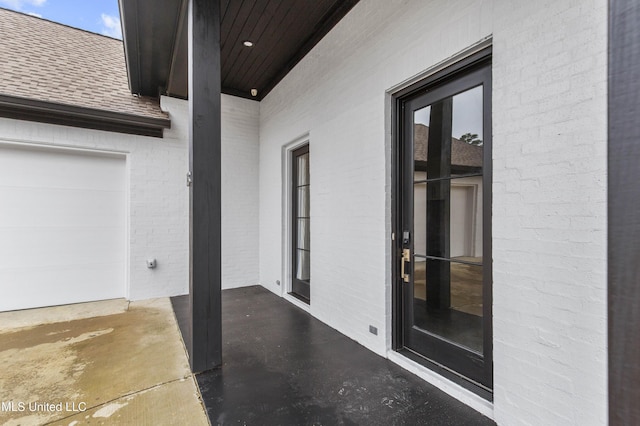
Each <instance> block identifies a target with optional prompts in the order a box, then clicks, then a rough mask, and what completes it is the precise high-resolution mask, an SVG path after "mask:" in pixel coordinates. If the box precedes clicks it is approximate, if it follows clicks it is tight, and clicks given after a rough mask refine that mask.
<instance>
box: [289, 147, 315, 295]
mask: <svg viewBox="0 0 640 426" xmlns="http://www.w3.org/2000/svg"><path fill="white" fill-rule="evenodd" d="M291 155H292V170H291V171H292V174H291V175H292V177H293V178H292V183H293V186H292V188H291V190H292V197H291V198H292V200H291V201H292V202H291V209H292V212H291V217H292V223H291V227H292V232H291V234H292V237H293V238H292V241H291V247H292V248H293V250H292V253H291V256H292V259H291V265H292V271H291V294H292V295H293V296H295V297H297V298H298V299H300V300H302V301H304V302H306V303H309V302H310V300H311V244H310V236H311V234H310V227H311V211H310V202H309V201H310V200H309V188H310V185H311V182H310V180H309V177H310V176H309V145H305V146H303V147H301V148H298V149H296V150H295V151H293V153H292V154H291Z"/></svg>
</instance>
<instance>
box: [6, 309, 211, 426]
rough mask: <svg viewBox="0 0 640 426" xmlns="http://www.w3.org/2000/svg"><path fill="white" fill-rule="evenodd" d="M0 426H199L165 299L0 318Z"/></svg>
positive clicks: (196, 397) (195, 398) (196, 399)
mask: <svg viewBox="0 0 640 426" xmlns="http://www.w3.org/2000/svg"><path fill="white" fill-rule="evenodd" d="M0 404H1V405H0V424H6V425H43V424H53V425H73V426H75V425H82V424H118V425H120V424H135V425H147V424H148V425H165V424H166V425H173V424H188V425H208V424H209V421H208V419H207V415H206V413H205V411H204V408H203V405H202V402H201V398H200V394H199V391H198V387H197V385H196V383H195V381H194V378H193V376H192V374H191V372H190V370H189V364H188V360H187V356H186V353H185V350H184V346H183V343H182V340H181V338H180V334H179V331H178V326H177V324H176V320H175V317H174V314H173V310H172V308H171V303H170V301H169V299H153V300H148V301H142V302H131V303H128V302H126V301H124V300H112V301H105V302H95V303H85V304H78V305H68V306H61V307H55V308H44V309H30V310H25V311H16V312H6V313H0Z"/></svg>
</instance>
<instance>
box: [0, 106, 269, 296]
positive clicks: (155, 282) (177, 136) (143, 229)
mask: <svg viewBox="0 0 640 426" xmlns="http://www.w3.org/2000/svg"><path fill="white" fill-rule="evenodd" d="M161 105H162V108H163V109H164V110H165V111H167V112H169V114H170V118H171V129H168V130H165V132H164V138H162V139H160V138H150V137H143V136H134V135H126V134H121V133H110V132H103V131H96V130H88V129H80V128H74V127H66V126H56V125H50V124H43V123H34V122H29V121H20V120H11V119H0V143H1V142H2V140H7V141H13V142H23V143H31V144H43V145H62V146H70V147H76V148H83V149H90V150H103V151H117V152H123V153H126V155H127V169H128V174H129V176H128V179H129V188H130V193H129V199H128V202H129V217H128V222H129V246H128V252H129V274H128V281H129V290H128V297H129V298H130V299H131V300H138V299H147V298H152V297H160V296H174V295H178V294H185V293H188V292H189V275H188V274H189V191H188V187H187V186H186V173H187V170H188V166H189V162H188V135H189V130H188V114H189V111H188V103H187V101H184V100H180V99H174V98H168V97H162V99H161ZM258 113H259V106H258V103H257V102H255V101H250V100H245V99H240V98H236V97H232V96H226V95H223V97H222V121H223V122H222V156H223V165H222V186H223V188H222V196H223V204H224V205H223V211H222V221H223V223H222V228H223V252H224V256H223V286H224V287H225V288H230V287H239V286H246V285H255V284H257V282H258V213H257V212H258ZM150 258H155V259H157V261H158V267H157V268H156V269H148V268H147V267H146V260H147V259H150Z"/></svg>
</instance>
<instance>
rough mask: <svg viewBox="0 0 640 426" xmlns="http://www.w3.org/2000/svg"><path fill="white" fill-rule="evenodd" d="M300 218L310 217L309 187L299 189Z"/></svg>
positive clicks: (298, 213)
mask: <svg viewBox="0 0 640 426" xmlns="http://www.w3.org/2000/svg"><path fill="white" fill-rule="evenodd" d="M297 215H298V217H309V187H308V186H303V187H300V188H298V212H297Z"/></svg>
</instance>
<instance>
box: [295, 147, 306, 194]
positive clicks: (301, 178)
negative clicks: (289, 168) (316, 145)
mask: <svg viewBox="0 0 640 426" xmlns="http://www.w3.org/2000/svg"><path fill="white" fill-rule="evenodd" d="M297 162H298V165H297V169H298V176H297V178H296V179H297V181H296V185H298V186H300V185H308V184H309V153H306V154H302V155H300V156H299V157H298V159H297Z"/></svg>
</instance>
